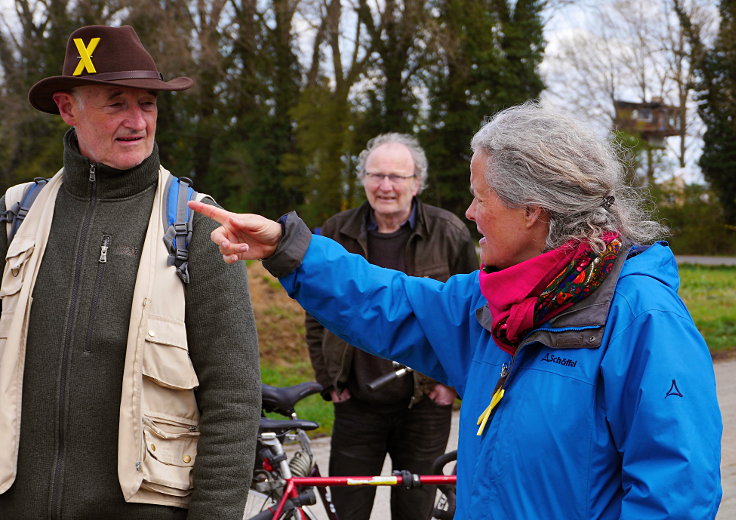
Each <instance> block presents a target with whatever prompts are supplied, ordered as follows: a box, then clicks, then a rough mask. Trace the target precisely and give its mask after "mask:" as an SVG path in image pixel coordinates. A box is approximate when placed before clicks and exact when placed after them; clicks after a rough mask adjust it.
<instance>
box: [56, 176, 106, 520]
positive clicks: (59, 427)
mask: <svg viewBox="0 0 736 520" xmlns="http://www.w3.org/2000/svg"><path fill="white" fill-rule="evenodd" d="M96 171H97V165H96V164H95V163H90V165H89V193H90V198H89V203H88V204H87V211H86V212H85V214H84V218H83V219H82V230H81V233H80V237H79V242H78V245H77V254H76V258H77V261H76V263H75V266H74V275H73V278H72V286H71V288H72V292H71V296H70V298H69V305H68V306H67V312H68V314H67V316H66V324H65V330H64V337H63V343H62V350H61V352H62V358H61V366H60V367H59V374H60V377H59V399H58V401H57V403H58V405H57V406H58V410H57V413H56V415H57V417H56V419H57V420H56V447H57V449H56V454H55V457H54V464H53V472H52V475H51V491H50V493H49V518H51V519H57V518H61V515H62V511H61V504H62V499H63V497H62V489H63V482H62V478H63V475H64V464H65V462H66V460H65V458H66V453H65V450H66V446H65V444H64V432H65V430H66V400H67V397H66V395H67V384H68V372H69V370H70V363H71V359H70V358H71V353H72V341H73V339H74V321H75V320H76V317H77V310H78V307H79V286H80V283H81V278H82V267H83V265H84V262H83V261H82V259H84V256H85V255H84V253H85V250H86V247H85V245H86V242H87V234H88V233H89V227H90V224H91V221H92V215H93V214H94V209H95V206H96V205H97V182H96Z"/></svg>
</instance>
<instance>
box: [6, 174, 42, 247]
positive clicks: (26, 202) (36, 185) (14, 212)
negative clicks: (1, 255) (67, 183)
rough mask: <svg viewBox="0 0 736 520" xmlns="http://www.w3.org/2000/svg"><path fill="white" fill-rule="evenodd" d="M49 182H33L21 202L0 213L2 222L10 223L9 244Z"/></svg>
mask: <svg viewBox="0 0 736 520" xmlns="http://www.w3.org/2000/svg"><path fill="white" fill-rule="evenodd" d="M48 182H49V179H46V178H45V177H36V178H35V179H33V182H29V183H28V185H27V186H26V188H25V189H24V190H23V195H22V196H21V198H20V200H19V201H18V202H16V203H15V204H13V205H12V207H10V208H8V209H6V210H5V211H3V212H0V222H10V230H9V231H8V244H10V243H11V242H12V241H13V238H14V237H15V234H16V233H17V232H18V228H20V225H21V224H22V223H23V220H24V219H25V218H26V215H28V211H29V210H30V209H31V206H32V205H33V202H34V201H35V200H36V197H38V194H39V193H41V189H43V187H44V186H46V184H47V183H48Z"/></svg>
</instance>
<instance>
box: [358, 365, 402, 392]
mask: <svg viewBox="0 0 736 520" xmlns="http://www.w3.org/2000/svg"><path fill="white" fill-rule="evenodd" d="M411 372H413V370H412V369H411V368H409V367H405V366H403V365H399V368H398V369H397V370H395V371H394V372H389V373H388V374H385V375H382V376H381V377H379V378H376V379H374V380H373V381H371V382H370V383H368V384H367V385H366V386H367V387H368V389H369V390H370V391H372V392H375V391H376V390H378V389H379V388H381V387H382V386H385V385H387V384H388V383H390V382H391V381H394V380H396V379H398V378H400V377H403V376H405V375H406V374H410V373H411Z"/></svg>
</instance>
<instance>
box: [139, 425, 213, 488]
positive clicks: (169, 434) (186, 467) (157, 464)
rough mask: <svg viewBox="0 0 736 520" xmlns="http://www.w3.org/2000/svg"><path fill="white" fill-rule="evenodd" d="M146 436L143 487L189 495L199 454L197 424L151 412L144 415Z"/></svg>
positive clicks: (144, 433)
mask: <svg viewBox="0 0 736 520" xmlns="http://www.w3.org/2000/svg"><path fill="white" fill-rule="evenodd" d="M143 437H144V442H145V448H146V449H145V456H144V458H143V463H142V470H143V483H142V484H141V487H143V488H146V489H149V490H151V491H156V492H159V493H163V494H166V495H173V496H187V495H189V494H190V493H191V491H192V487H193V486H192V467H193V466H194V460H195V459H196V457H197V440H198V439H199V431H197V425H196V424H195V423H193V422H184V421H182V420H180V419H178V418H177V419H173V418H170V417H154V416H151V415H147V416H144V417H143Z"/></svg>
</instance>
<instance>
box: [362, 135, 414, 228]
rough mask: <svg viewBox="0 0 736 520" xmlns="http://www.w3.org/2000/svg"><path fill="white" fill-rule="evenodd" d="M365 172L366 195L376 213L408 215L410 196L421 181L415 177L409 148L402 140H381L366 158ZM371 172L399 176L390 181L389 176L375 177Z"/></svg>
mask: <svg viewBox="0 0 736 520" xmlns="http://www.w3.org/2000/svg"><path fill="white" fill-rule="evenodd" d="M365 172H366V175H365V177H364V178H363V187H364V188H365V196H366V197H367V199H368V203H369V204H370V205H371V208H373V211H374V213H375V214H376V216H377V217H378V218H381V217H397V216H398V217H401V218H408V217H409V213H410V212H411V200H412V198H413V197H414V195H416V194H417V191H418V190H419V181H418V180H417V178H416V177H414V160H413V159H412V157H411V152H410V151H409V149H408V148H407V147H406V146H404V145H403V144H399V143H386V144H382V145H381V146H379V147H378V148H376V149H375V150H373V151H372V152H371V154H370V155H369V156H368V159H366V161H365ZM371 174H383V175H396V176H399V177H396V178H395V180H394V181H391V180H389V179H388V178H386V177H384V178H382V179H376V178H375V177H372V176H371Z"/></svg>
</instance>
